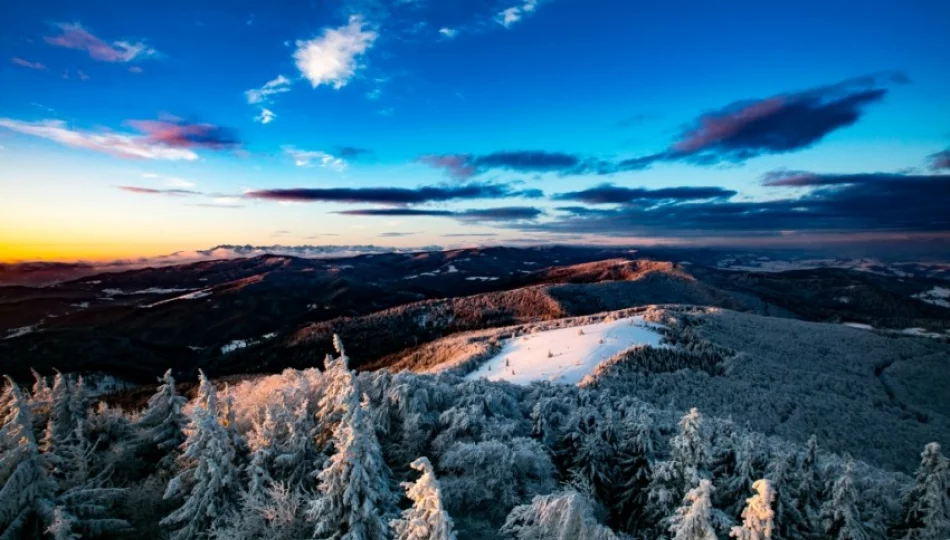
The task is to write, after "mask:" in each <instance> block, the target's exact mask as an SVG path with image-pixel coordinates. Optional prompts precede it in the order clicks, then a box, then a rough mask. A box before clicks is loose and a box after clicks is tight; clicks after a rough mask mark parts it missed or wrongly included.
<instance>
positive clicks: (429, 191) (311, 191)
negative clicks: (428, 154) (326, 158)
mask: <svg viewBox="0 0 950 540" xmlns="http://www.w3.org/2000/svg"><path fill="white" fill-rule="evenodd" d="M539 194H540V192H539V191H538V190H523V191H516V190H512V189H511V186H509V185H506V184H479V183H471V184H464V185H458V186H423V187H418V188H396V187H370V188H290V189H265V190H258V191H249V192H247V193H245V194H244V196H245V197H248V198H251V199H265V200H272V201H292V202H337V203H350V204H359V203H375V204H384V205H391V206H402V205H413V204H425V203H433V202H445V201H451V200H470V199H501V198H505V197H529V198H534V197H537V196H539ZM541 195H543V194H541ZM391 215H403V214H391ZM443 215H444V214H443Z"/></svg>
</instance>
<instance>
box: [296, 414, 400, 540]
mask: <svg viewBox="0 0 950 540" xmlns="http://www.w3.org/2000/svg"><path fill="white" fill-rule="evenodd" d="M333 447H334V448H335V449H336V451H335V453H334V454H333V456H332V457H331V458H330V460H329V462H328V464H327V467H326V468H325V469H323V470H322V471H321V472H320V474H319V475H318V476H317V479H318V480H319V488H318V489H319V494H318V497H317V498H316V499H315V500H313V501H311V503H310V506H309V508H308V509H307V515H308V517H309V518H310V519H311V520H312V521H314V522H316V525H315V527H314V536H315V537H317V538H326V539H332V540H385V539H386V538H387V537H388V534H389V530H388V529H389V528H388V526H387V523H386V520H385V519H384V515H385V514H386V513H387V510H388V507H389V505H390V504H391V503H392V501H393V494H392V493H391V492H390V488H389V470H388V467H387V466H386V463H385V462H384V461H383V455H382V450H381V449H380V446H379V441H378V440H377V439H376V431H375V429H374V428H373V424H372V422H371V419H370V411H369V403H368V402H366V401H364V402H363V403H362V404H360V403H358V402H357V401H356V399H355V395H354V396H352V397H351V398H350V399H348V400H346V401H344V410H343V418H342V420H341V422H340V424H339V426H338V427H337V429H336V432H335V434H334V437H333Z"/></svg>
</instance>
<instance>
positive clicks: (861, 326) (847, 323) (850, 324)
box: [841, 322, 874, 330]
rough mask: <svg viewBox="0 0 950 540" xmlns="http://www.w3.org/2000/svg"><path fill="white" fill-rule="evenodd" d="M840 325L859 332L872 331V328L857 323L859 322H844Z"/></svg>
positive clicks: (868, 325)
mask: <svg viewBox="0 0 950 540" xmlns="http://www.w3.org/2000/svg"><path fill="white" fill-rule="evenodd" d="M841 324H843V325H845V326H850V327H851V328H857V329H859V330H874V327H873V326H871V325H870V324H864V323H859V322H846V323H841Z"/></svg>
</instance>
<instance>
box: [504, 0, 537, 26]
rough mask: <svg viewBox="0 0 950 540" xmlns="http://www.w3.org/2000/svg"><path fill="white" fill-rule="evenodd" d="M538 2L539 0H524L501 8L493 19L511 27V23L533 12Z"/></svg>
mask: <svg viewBox="0 0 950 540" xmlns="http://www.w3.org/2000/svg"><path fill="white" fill-rule="evenodd" d="M538 3H539V0H525V1H524V2H523V3H521V4H518V5H516V6H511V7H509V8H507V9H503V10H501V11H499V12H498V14H497V15H495V21H497V22H498V24H500V25H502V26H504V27H505V28H511V26H512V25H513V24H515V23H517V22H519V21H521V20H522V19H523V18H524V17H526V16H527V15H528V14H530V13H534V11H535V10H536V9H537V7H538Z"/></svg>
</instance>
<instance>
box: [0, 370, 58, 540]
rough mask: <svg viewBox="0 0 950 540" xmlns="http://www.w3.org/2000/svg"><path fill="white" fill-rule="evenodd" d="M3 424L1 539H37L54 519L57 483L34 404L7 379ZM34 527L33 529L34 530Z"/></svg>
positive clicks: (0, 440)
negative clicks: (37, 430)
mask: <svg viewBox="0 0 950 540" xmlns="http://www.w3.org/2000/svg"><path fill="white" fill-rule="evenodd" d="M5 382H6V386H5V388H4V391H3V399H2V401H0V403H2V406H3V409H2V410H0V413H2V415H3V416H2V422H3V423H2V425H0V450H2V452H0V484H2V486H3V487H2V488H0V538H11V539H12V538H31V537H33V538H36V537H39V536H40V534H39V532H40V531H42V530H44V529H45V528H46V527H45V526H43V524H44V523H46V524H47V525H46V526H48V524H49V523H51V522H52V519H53V510H54V508H55V496H56V482H54V481H53V480H52V479H51V478H50V477H49V476H48V475H47V474H46V469H47V462H46V460H45V458H44V456H43V455H42V454H41V453H40V449H39V446H38V445H37V442H36V436H35V435H34V433H33V419H32V418H31V415H30V405H29V402H28V401H27V400H26V398H25V397H24V396H23V393H22V392H21V391H20V389H19V388H18V387H17V386H16V383H14V382H13V380H12V379H10V378H6V381H5ZM31 529H32V532H31Z"/></svg>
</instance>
